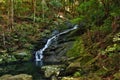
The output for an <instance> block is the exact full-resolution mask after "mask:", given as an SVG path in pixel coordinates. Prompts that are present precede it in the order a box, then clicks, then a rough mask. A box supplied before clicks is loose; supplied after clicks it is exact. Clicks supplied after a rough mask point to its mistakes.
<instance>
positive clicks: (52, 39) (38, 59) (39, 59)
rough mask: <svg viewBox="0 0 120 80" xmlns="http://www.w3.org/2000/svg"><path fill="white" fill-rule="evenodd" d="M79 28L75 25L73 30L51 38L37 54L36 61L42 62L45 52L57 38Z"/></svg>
mask: <svg viewBox="0 0 120 80" xmlns="http://www.w3.org/2000/svg"><path fill="white" fill-rule="evenodd" d="M77 28H78V25H75V26H74V27H73V28H71V29H68V30H65V31H63V32H61V33H59V34H56V35H54V36H53V37H51V38H49V39H48V40H47V43H46V44H45V46H44V47H43V48H42V49H40V50H38V51H36V53H35V60H36V61H41V60H42V58H43V52H44V51H45V50H46V49H47V48H48V47H49V46H50V45H51V44H52V42H54V41H55V40H56V39H57V37H59V36H60V35H62V34H65V33H68V32H70V31H72V30H75V29H77Z"/></svg>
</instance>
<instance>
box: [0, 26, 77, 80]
mask: <svg viewBox="0 0 120 80" xmlns="http://www.w3.org/2000/svg"><path fill="white" fill-rule="evenodd" d="M77 28H78V25H75V26H74V27H73V28H71V29H68V30H65V31H63V32H61V33H57V34H55V35H53V36H52V37H51V38H49V39H48V40H47V42H46V44H45V45H44V47H43V48H41V49H39V50H37V51H36V52H35V60H34V61H27V62H17V63H12V64H4V65H0V76H2V75H4V74H12V75H16V74H21V73H22V74H29V75H32V77H33V80H50V79H48V78H45V77H44V75H43V73H42V72H41V67H42V66H47V65H56V64H57V65H58V64H59V63H58V62H57V63H55V62H52V63H51V62H49V60H48V62H44V59H43V58H44V53H46V51H45V50H46V49H47V48H48V47H51V45H52V44H54V42H55V41H56V40H57V38H58V37H59V36H61V35H64V34H66V33H68V32H70V31H73V30H75V29H77ZM69 44H71V43H69ZM65 45H66V44H64V45H63V46H65ZM67 47H69V45H68V46H67ZM65 50H66V49H65ZM58 51H59V52H60V51H61V50H58ZM62 51H64V49H62ZM62 51H61V52H62ZM48 53H49V51H48ZM62 53H63V52H62ZM50 54H51V53H50ZM55 54H56V53H55ZM55 54H54V55H55ZM45 55H46V54H45ZM52 55H53V54H52ZM60 55H61V53H60V54H58V56H60ZM60 57H61V56H60ZM54 58H56V57H52V58H51V57H50V60H51V61H54ZM56 60H58V59H57V58H56Z"/></svg>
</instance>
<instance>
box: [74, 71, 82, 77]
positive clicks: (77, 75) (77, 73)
mask: <svg viewBox="0 0 120 80" xmlns="http://www.w3.org/2000/svg"><path fill="white" fill-rule="evenodd" d="M73 76H74V77H80V76H81V74H80V72H75V73H74V75H73Z"/></svg>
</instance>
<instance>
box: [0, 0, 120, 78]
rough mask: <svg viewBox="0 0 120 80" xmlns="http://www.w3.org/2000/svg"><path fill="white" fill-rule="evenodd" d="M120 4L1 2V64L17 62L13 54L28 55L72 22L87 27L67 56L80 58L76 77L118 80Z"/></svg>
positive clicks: (119, 0) (107, 0) (110, 0)
mask: <svg viewBox="0 0 120 80" xmlns="http://www.w3.org/2000/svg"><path fill="white" fill-rule="evenodd" d="M119 5H120V0H0V57H1V59H0V62H1V63H6V62H11V61H14V60H16V57H14V56H13V55H15V54H17V53H18V52H21V51H26V52H27V53H28V54H29V53H30V52H31V51H32V50H33V48H34V45H35V44H36V42H37V41H38V40H40V39H41V38H43V37H46V36H49V35H50V33H51V32H52V31H53V30H55V29H58V30H59V31H63V30H65V29H67V28H68V27H66V26H65V24H64V22H65V21H70V22H71V23H72V24H81V23H82V24H84V27H83V28H84V31H83V34H82V35H79V36H78V37H77V38H76V42H75V43H74V46H73V48H72V49H71V50H69V51H68V52H67V55H66V56H68V57H78V56H79V58H78V59H77V60H74V61H73V62H79V63H80V64H81V65H80V66H79V67H80V69H77V70H75V72H73V76H77V77H78V76H79V77H80V76H83V77H85V76H84V74H83V72H85V73H86V72H87V75H88V77H89V78H92V76H94V77H96V78H99V79H100V78H102V79H105V80H110V79H111V80H112V79H115V80H119V79H120V66H119V65H120V6H119ZM78 33H79V32H78ZM29 55H30V54H29ZM9 56H11V58H12V59H11V58H9ZM25 60H26V59H25ZM82 69H83V70H82ZM95 80H96V79H95Z"/></svg>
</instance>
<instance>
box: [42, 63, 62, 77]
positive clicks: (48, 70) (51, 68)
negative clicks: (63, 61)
mask: <svg viewBox="0 0 120 80" xmlns="http://www.w3.org/2000/svg"><path fill="white" fill-rule="evenodd" d="M61 67H62V65H48V66H43V67H42V68H41V70H42V71H43V73H44V76H45V77H46V78H50V77H52V76H53V75H55V76H58V75H59V73H60V70H61Z"/></svg>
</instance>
